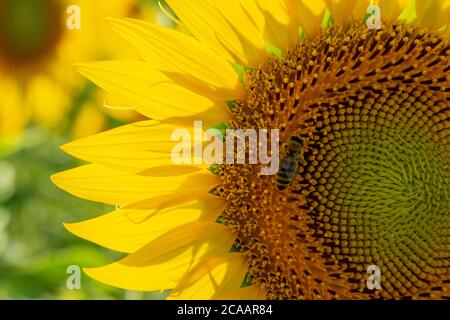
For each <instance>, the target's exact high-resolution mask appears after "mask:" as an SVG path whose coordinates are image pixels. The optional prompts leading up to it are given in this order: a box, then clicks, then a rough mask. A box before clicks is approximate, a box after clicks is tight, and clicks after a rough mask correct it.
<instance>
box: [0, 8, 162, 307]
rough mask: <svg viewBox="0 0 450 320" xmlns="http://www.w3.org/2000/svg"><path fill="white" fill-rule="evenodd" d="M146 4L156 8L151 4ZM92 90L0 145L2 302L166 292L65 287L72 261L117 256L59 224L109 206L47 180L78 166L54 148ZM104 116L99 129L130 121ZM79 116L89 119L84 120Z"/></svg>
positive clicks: (83, 263) (92, 284)
mask: <svg viewBox="0 0 450 320" xmlns="http://www.w3.org/2000/svg"><path fill="white" fill-rule="evenodd" d="M142 4H143V3H141V4H140V5H142ZM145 4H146V5H147V6H148V5H149V4H150V5H151V6H154V10H157V5H156V1H153V0H147V1H145ZM147 9H148V7H147ZM97 91H98V89H96V88H95V87H94V86H93V85H91V84H89V83H87V82H86V84H85V87H84V89H83V90H81V92H79V94H78V95H77V96H74V97H72V99H73V102H72V106H71V107H70V110H69V112H68V114H67V115H66V117H65V118H64V119H65V120H64V121H62V122H61V123H60V124H59V125H58V126H57V127H56V128H52V129H48V128H47V129H45V128H43V127H42V126H40V125H39V124H36V123H33V122H31V123H29V124H28V126H26V128H25V129H24V130H23V131H22V132H21V134H20V137H19V138H18V139H16V140H15V142H14V143H12V144H8V145H7V147H5V146H1V145H0V299H158V298H163V297H164V295H165V294H164V293H159V292H155V293H139V292H131V291H125V290H120V289H116V288H112V287H109V286H106V285H102V284H101V283H99V282H97V281H94V280H92V279H90V278H89V277H88V276H86V275H85V274H83V273H82V274H81V289H79V290H77V289H75V290H70V289H68V288H67V285H66V281H67V278H68V277H69V276H70V275H69V274H67V273H66V271H67V268H68V267H69V266H71V265H77V266H80V267H94V266H101V265H104V264H108V263H110V262H113V261H115V260H117V259H119V258H121V254H118V253H115V252H112V251H109V250H105V249H103V248H101V247H99V246H97V245H95V244H92V243H89V242H87V241H85V240H82V239H79V238H77V237H76V236H74V235H72V234H70V233H69V232H68V231H66V230H65V229H64V227H63V223H64V222H75V221H80V220H84V219H88V218H92V217H95V216H98V215H101V214H104V213H107V212H110V211H111V210H112V209H113V208H112V207H111V206H107V205H102V204H98V203H92V202H89V201H85V200H82V199H78V198H76V197H74V196H71V195H70V194H67V193H65V192H64V191H62V190H60V189H58V188H57V187H56V186H54V185H53V184H52V182H51V181H50V178H49V177H50V176H51V175H52V174H54V173H56V172H59V171H63V170H66V169H69V168H73V167H75V166H77V165H79V164H80V162H79V161H77V160H76V159H74V158H72V157H70V156H68V155H66V154H64V153H63V152H62V151H61V150H60V149H59V146H61V145H62V144H64V143H67V142H69V141H71V140H73V139H74V135H73V130H74V126H75V122H76V120H77V119H78V118H79V115H80V112H81V108H82V106H83V105H85V104H86V103H89V102H90V101H91V102H92V104H97V103H98V101H99V100H98V99H96V98H95V93H96V92H97ZM0 102H1V101H0ZM97 107H98V108H99V109H101V108H102V106H101V105H98V106H97ZM102 116H103V117H105V119H104V128H103V129H107V128H113V127H117V126H119V125H121V124H124V123H126V122H127V121H126V120H123V119H122V120H118V119H117V118H115V117H112V116H109V115H108V114H107V113H104V114H103V115H102ZM84 121H90V119H89V117H87V118H86V119H84Z"/></svg>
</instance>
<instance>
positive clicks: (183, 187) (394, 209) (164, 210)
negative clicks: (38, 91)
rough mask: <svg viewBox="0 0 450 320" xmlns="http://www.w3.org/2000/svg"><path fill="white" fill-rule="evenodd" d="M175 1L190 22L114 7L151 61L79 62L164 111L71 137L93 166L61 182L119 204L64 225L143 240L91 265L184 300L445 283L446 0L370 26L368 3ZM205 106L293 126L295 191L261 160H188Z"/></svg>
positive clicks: (431, 293) (109, 238) (228, 118)
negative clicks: (181, 156)
mask: <svg viewBox="0 0 450 320" xmlns="http://www.w3.org/2000/svg"><path fill="white" fill-rule="evenodd" d="M167 3H168V4H169V5H170V7H171V9H172V10H173V11H174V13H175V14H176V18H177V19H180V21H181V23H182V24H183V26H185V27H186V28H187V29H188V30H189V31H190V32H191V33H192V35H193V36H190V35H186V34H184V33H181V32H178V31H176V30H169V29H166V28H163V27H160V26H156V25H153V24H149V23H146V22H142V21H136V20H131V19H109V20H108V22H109V24H110V25H111V26H112V28H113V29H114V30H115V31H117V32H118V33H119V34H120V35H121V36H122V37H123V38H125V39H126V40H128V41H129V42H130V43H131V44H132V45H133V46H135V47H136V48H137V49H138V51H139V53H140V55H141V57H142V58H143V61H131V60H130V61H125V60H121V61H104V62H94V63H80V64H77V66H76V68H77V70H78V71H79V72H80V73H82V74H83V75H84V76H86V77H87V78H89V79H90V80H92V81H93V82H94V83H96V84H97V85H99V86H100V87H102V88H103V89H105V90H106V91H107V92H108V93H110V94H112V95H114V96H116V97H117V98H118V99H120V100H121V101H123V102H124V103H125V104H126V105H128V106H130V107H133V108H135V109H136V110H137V111H138V112H140V113H141V114H143V115H145V116H147V117H149V118H151V119H153V120H149V121H144V122H138V123H134V124H131V125H128V126H124V127H121V128H117V129H114V130H112V131H109V132H105V133H102V134H99V135H96V136H93V137H89V138H85V139H82V140H79V141H76V142H73V143H69V144H67V145H65V146H63V150H64V151H66V152H67V153H69V154H71V155H73V156H75V157H78V158H80V159H82V160H85V161H88V162H90V163H91V164H88V165H85V166H82V167H79V168H76V169H72V170H69V171H66V172H62V173H58V174H56V175H55V176H53V177H52V180H53V181H54V183H55V184H57V185H58V186H59V187H61V188H63V189H64V190H66V191H68V192H70V193H72V194H74V195H76V196H78V197H81V198H84V199H88V200H93V201H98V202H104V203H108V204H112V205H116V206H118V209H117V210H115V211H113V212H111V213H109V214H106V215H103V216H100V217H97V218H94V219H91V220H88V221H84V222H79V223H73V224H66V228H67V229H68V230H69V231H70V232H72V233H74V234H75V235H77V236H79V237H82V238H85V239H87V240H90V241H92V242H95V243H97V244H99V245H101V246H104V247H106V248H110V249H112V250H116V251H119V252H124V253H129V255H128V256H127V257H126V258H124V259H123V260H120V261H118V262H115V263H112V264H110V265H107V266H104V267H99V268H94V269H86V270H85V271H86V273H87V274H88V275H90V276H91V277H93V278H94V279H97V280H99V281H101V282H104V283H107V284H110V285H113V286H117V287H120V288H125V289H131V290H143V291H153V290H163V289H171V292H170V295H169V298H171V299H230V298H232V299H260V298H268V299H333V298H338V299H366V298H395V299H397V298H430V297H431V298H445V297H447V298H448V297H449V293H448V289H449V278H450V272H449V270H450V266H449V257H450V247H449V244H448V239H449V236H450V234H449V233H448V231H449V230H450V228H449V226H450V224H449V222H450V221H449V212H448V209H449V198H450V197H449V194H448V192H449V181H450V172H449V159H450V157H449V155H450V148H449V146H450V140H449V137H450V132H449V128H450V127H449V116H450V112H449V110H448V101H449V98H450V96H449V92H450V88H449V76H448V71H449V68H450V66H449V45H448V38H449V37H448V36H449V34H448V32H449V29H450V28H449V26H448V23H449V1H440V0H431V1H423V0H416V1H401V0H380V1H378V2H377V4H378V5H379V8H380V9H381V22H382V23H381V25H379V26H377V27H376V28H374V29H372V28H368V27H367V24H366V21H365V19H367V18H368V15H367V14H366V13H367V8H368V6H369V5H370V4H371V2H370V1H350V0H328V1H324V2H322V1H317V0H310V1H309V0H298V1H297V0H285V1H283V0H276V1H275V0H255V1H253V0H226V1H225V0H206V1H205V0H203V1H200V0H189V1H187V0H168V1H167ZM369 18H370V17H369ZM193 120H202V121H203V123H204V124H205V126H208V127H211V126H216V125H219V124H226V125H227V126H228V127H229V128H242V129H247V128H261V129H271V128H279V129H280V140H281V142H284V141H287V140H288V139H289V137H291V136H294V135H295V136H299V137H301V138H302V139H303V140H304V141H305V145H306V149H305V162H306V163H305V164H304V165H302V166H301V167H300V168H299V169H298V172H297V175H296V177H295V181H294V182H293V183H292V184H291V185H290V186H289V187H288V188H287V189H286V190H284V191H280V190H279V189H278V188H277V185H276V183H275V182H274V180H273V177H267V176H261V175H259V174H258V172H259V169H260V166H259V165H237V164H236V165H219V166H217V167H215V168H210V167H207V166H205V165H203V164H199V165H174V164H173V162H172V149H173V147H174V146H175V145H176V144H177V143H178V142H177V141H172V140H171V134H172V133H173V132H174V130H175V129H177V128H180V127H187V126H192V121H193ZM192 130H193V129H192ZM369 265H377V266H379V268H380V269H381V272H382V277H383V278H382V279H383V282H382V288H381V289H380V290H375V291H371V290H369V289H368V288H367V287H366V268H367V266H369Z"/></svg>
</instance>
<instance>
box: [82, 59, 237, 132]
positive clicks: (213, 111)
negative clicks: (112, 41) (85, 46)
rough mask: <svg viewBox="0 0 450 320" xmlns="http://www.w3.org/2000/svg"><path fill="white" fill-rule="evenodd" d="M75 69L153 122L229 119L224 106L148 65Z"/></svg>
mask: <svg viewBox="0 0 450 320" xmlns="http://www.w3.org/2000/svg"><path fill="white" fill-rule="evenodd" d="M75 68H76V69H77V71H78V72H80V73H81V74H82V75H84V76H85V77H87V78H88V79H90V80H91V81H93V82H94V83H95V84H97V85H98V86H100V87H101V88H103V89H104V90H105V91H107V92H108V93H110V94H111V95H113V96H115V97H118V98H119V99H120V100H121V101H123V102H125V103H126V104H127V105H129V106H130V107H133V108H135V109H136V110H137V111H139V112H141V113H142V114H144V115H146V116H149V117H150V118H152V119H155V120H166V121H169V120H170V119H173V118H177V117H194V118H195V117H197V119H203V120H204V122H206V123H210V124H217V123H223V122H224V121H226V119H228V118H229V112H228V111H227V109H226V105H225V103H220V104H219V103H218V102H213V101H212V100H210V99H208V98H206V97H204V96H202V95H199V94H196V93H194V92H193V91H190V90H188V89H186V88H184V87H183V86H181V85H179V84H176V83H174V82H173V81H172V80H171V79H170V78H169V77H168V76H166V75H164V74H163V73H162V72H161V71H158V70H156V69H154V68H153V67H152V66H151V65H150V64H148V63H144V62H139V61H103V62H93V63H82V64H77V65H76V66H75ZM219 105H220V107H218V106H219ZM204 113H207V115H206V116H205V115H204Z"/></svg>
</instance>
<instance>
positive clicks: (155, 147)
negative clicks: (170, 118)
mask: <svg viewBox="0 0 450 320" xmlns="http://www.w3.org/2000/svg"><path fill="white" fill-rule="evenodd" d="M179 128H180V127H179V126H175V125H171V124H162V123H158V122H156V121H153V120H150V121H142V122H138V123H133V124H130V125H126V126H122V127H119V128H116V129H113V130H110V131H106V132H102V133H100V134H98V135H95V136H90V137H87V138H84V139H81V140H78V141H74V142H70V143H68V144H65V145H64V146H62V149H63V150H64V151H65V152H67V153H69V154H71V155H72V156H74V157H77V158H79V159H82V160H85V161H88V162H94V163H99V164H103V165H106V166H111V167H114V168H117V169H121V170H130V171H133V172H140V171H143V170H145V169H147V168H149V167H160V166H168V165H173V161H172V157H171V156H172V150H173V148H174V146H175V145H176V144H178V143H180V141H172V139H171V138H172V133H173V132H174V131H175V130H177V129H179ZM183 129H184V128H183ZM185 130H187V132H189V133H190V134H191V137H194V133H193V129H191V128H189V129H188V128H186V129H185ZM193 144H194V143H192V145H193ZM192 160H194V159H192ZM193 162H194V161H193ZM200 167H203V166H200ZM174 170H175V168H174Z"/></svg>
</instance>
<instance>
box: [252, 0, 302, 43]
mask: <svg viewBox="0 0 450 320" xmlns="http://www.w3.org/2000/svg"><path fill="white" fill-rule="evenodd" d="M256 3H257V5H258V7H259V9H260V10H261V12H262V13H263V15H264V18H265V25H264V36H265V38H266V39H267V40H268V41H269V42H270V43H271V44H273V45H275V46H276V47H278V48H279V49H282V50H286V49H288V48H291V47H292V46H294V45H296V44H297V42H298V39H299V36H298V24H296V23H295V19H293V18H294V17H292V16H291V15H290V14H289V12H288V10H289V9H288V8H287V7H286V4H285V3H284V1H282V0H256Z"/></svg>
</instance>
